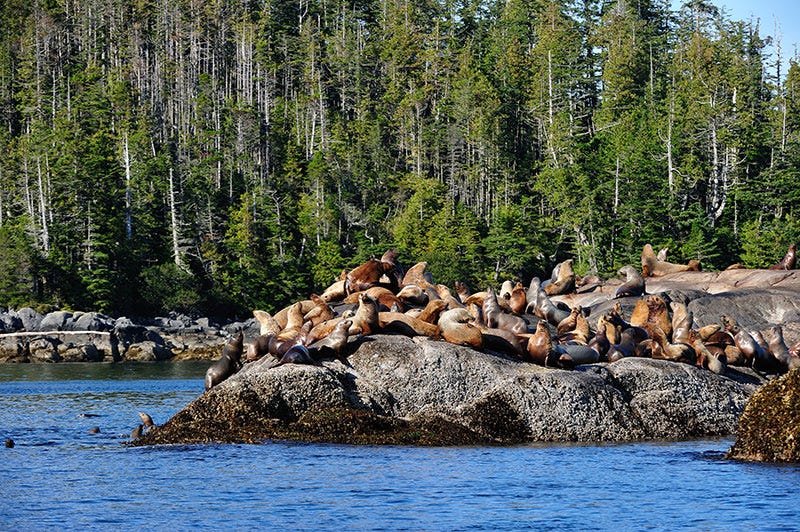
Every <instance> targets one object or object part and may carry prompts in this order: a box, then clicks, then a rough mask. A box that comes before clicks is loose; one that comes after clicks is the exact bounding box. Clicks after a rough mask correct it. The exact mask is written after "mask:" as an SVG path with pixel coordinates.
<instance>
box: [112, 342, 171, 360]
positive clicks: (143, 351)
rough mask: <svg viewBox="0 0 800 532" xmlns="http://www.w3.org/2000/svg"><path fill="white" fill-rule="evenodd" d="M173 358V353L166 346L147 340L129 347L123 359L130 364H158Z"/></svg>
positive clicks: (123, 354)
mask: <svg viewBox="0 0 800 532" xmlns="http://www.w3.org/2000/svg"><path fill="white" fill-rule="evenodd" d="M170 358H172V351H170V350H169V349H167V348H166V346H164V344H162V343H157V342H153V341H151V340H145V341H143V342H136V343H133V344H131V345H129V346H128V347H127V349H125V351H124V352H123V353H122V359H123V360H125V361H128V362H133V361H135V362H157V361H161V360H169V359H170Z"/></svg>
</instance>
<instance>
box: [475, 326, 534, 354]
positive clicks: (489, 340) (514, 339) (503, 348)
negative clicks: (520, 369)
mask: <svg viewBox="0 0 800 532" xmlns="http://www.w3.org/2000/svg"><path fill="white" fill-rule="evenodd" d="M481 335H482V336H483V347H484V349H491V350H492V351H500V352H501V353H509V354H511V355H514V356H516V357H520V358H521V357H523V356H524V354H525V349H523V347H522V344H521V343H520V340H519V337H518V336H517V335H516V334H514V333H512V332H511V331H507V330H505V329H496V328H495V329H490V328H483V329H481Z"/></svg>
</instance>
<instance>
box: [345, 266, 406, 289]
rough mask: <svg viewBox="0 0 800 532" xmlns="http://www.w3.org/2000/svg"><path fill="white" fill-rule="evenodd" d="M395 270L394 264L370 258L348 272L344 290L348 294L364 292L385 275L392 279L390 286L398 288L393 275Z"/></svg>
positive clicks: (375, 284)
mask: <svg viewBox="0 0 800 532" xmlns="http://www.w3.org/2000/svg"><path fill="white" fill-rule="evenodd" d="M393 271H394V265H393V264H391V263H389V262H382V261H380V260H377V259H369V260H367V261H365V262H363V263H362V264H360V265H359V266H356V267H355V268H353V269H352V270H350V271H349V272H347V276H346V277H345V280H344V291H345V293H347V294H348V295H349V294H352V293H353V292H362V291H364V290H366V289H368V288H372V287H373V286H377V285H378V283H379V282H380V280H381V277H383V276H384V275H386V276H387V277H389V280H390V281H389V283H388V284H389V285H390V286H389V287H388V288H390V289H392V288H393V289H394V290H396V289H397V286H396V278H395V277H394V275H393ZM392 279H394V284H392Z"/></svg>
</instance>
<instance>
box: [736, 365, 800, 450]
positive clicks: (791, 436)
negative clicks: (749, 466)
mask: <svg viewBox="0 0 800 532" xmlns="http://www.w3.org/2000/svg"><path fill="white" fill-rule="evenodd" d="M728 457H729V458H733V459H737V460H748V461H757V462H800V369H795V370H792V371H790V372H789V373H787V374H786V375H783V376H781V377H779V378H777V379H775V380H773V381H771V382H769V383H768V384H766V385H764V386H763V387H761V388H760V389H759V390H758V391H757V392H756V393H755V394H754V395H753V397H752V399H751V400H750V402H749V403H748V404H747V408H746V409H745V411H744V414H743V415H742V417H741V419H740V421H739V433H738V437H737V439H736V443H735V444H734V445H733V447H732V448H731V450H730V451H729V452H728Z"/></svg>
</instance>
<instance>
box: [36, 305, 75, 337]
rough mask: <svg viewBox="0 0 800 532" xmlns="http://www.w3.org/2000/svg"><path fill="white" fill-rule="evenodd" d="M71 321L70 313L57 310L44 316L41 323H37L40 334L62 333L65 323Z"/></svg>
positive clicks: (65, 326)
mask: <svg viewBox="0 0 800 532" xmlns="http://www.w3.org/2000/svg"><path fill="white" fill-rule="evenodd" d="M71 319H72V312H67V311H65V310H57V311H55V312H50V313H48V314H45V316H44V317H43V318H42V321H41V322H40V323H39V330H40V331H42V332H47V331H64V330H66V329H67V323H68V322H70V320H71Z"/></svg>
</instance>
